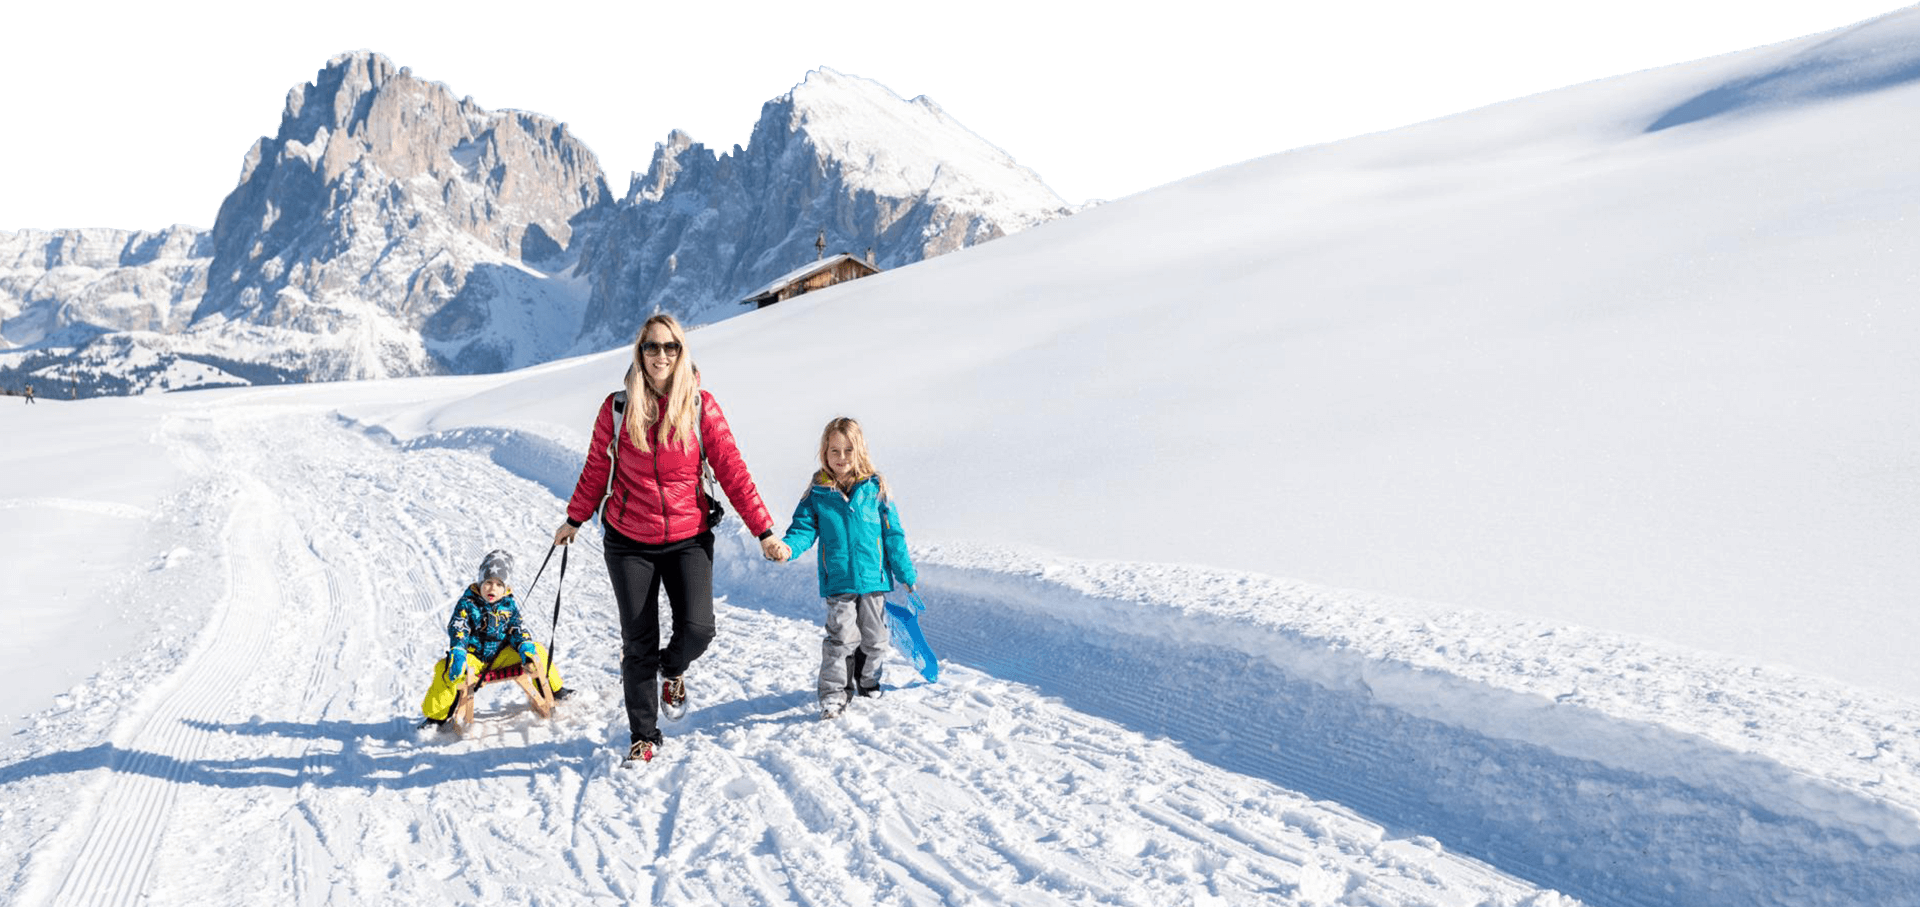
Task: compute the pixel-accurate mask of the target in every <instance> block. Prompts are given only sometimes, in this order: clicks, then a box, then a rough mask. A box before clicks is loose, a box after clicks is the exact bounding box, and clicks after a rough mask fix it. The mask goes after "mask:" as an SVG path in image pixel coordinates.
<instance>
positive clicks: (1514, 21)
mask: <svg viewBox="0 0 1920 907" xmlns="http://www.w3.org/2000/svg"><path fill="white" fill-rule="evenodd" d="M634 10H639V8H634ZM1283 10H1284V8H1283ZM1421 10H1427V12H1419V13H1405V12H1392V8H1356V10H1354V12H1352V13H1325V12H1321V13H1315V15H1317V19H1311V21H1306V19H1298V17H1294V15H1296V13H1284V15H1286V19H1284V21H1283V23H1281V25H1254V23H1248V21H1229V19H1213V21H1206V23H1196V21H1187V23H1179V21H1177V17H1164V19H1165V23H1162V25H1150V23H1137V27H1131V29H1133V31H1114V29H1112V27H1106V29H1108V31H1104V33H1102V31H1100V29H1098V27H1092V25H1089V27H1085V29H1083V27H1077V25H1075V27H1066V25H1052V27H1046V25H1033V23H1025V21H1023V19H1020V15H1014V13H1006V12H970V10H958V8H954V10H945V12H943V13H941V15H945V17H947V21H941V23H912V21H908V19H912V15H916V13H899V15H904V19H900V21H891V15H889V19H887V21H872V17H843V15H837V13H822V12H799V8H797V15H803V17H804V19H806V21H808V23H812V25H814V27H810V29H799V27H795V29H789V27H785V25H781V23H774V21H770V19H768V15H766V13H749V12H726V10H724V8H722V6H720V4H714V6H712V12H708V13H703V15H701V17H689V15H684V13H682V17H680V19H655V13H641V12H634V13H618V15H620V17H618V19H609V21H605V23H601V25H595V23H593V21H591V19H593V17H591V15H584V13H580V15H576V12H574V10H570V8H555V10H553V12H551V13H553V15H555V17H563V19H555V21H524V19H511V21H478V19H480V17H478V15H463V17H461V19H459V21H453V17H444V19H442V21H436V23H432V25H428V27H422V25H411V27H397V25H367V23H353V25H346V23H342V25H328V23H305V25H275V27H271V29H269V27H263V25H259V23H232V25H228V23H213V21H207V23H194V21H186V19H180V15H182V13H177V12H175V13H171V15H169V17H165V19H154V21H150V23H142V21H131V19H115V23H113V31H111V37H108V35H102V33H100V31H98V29H92V27H88V23H84V21H67V23H50V25H46V27H44V29H42V33H38V35H35V37H33V38H27V37H23V35H15V42H13V44H15V46H13V48H10V54H6V56H0V73H4V75H6V85H8V86H12V88H13V90H12V108H13V110H12V111H10V113H8V115H6V117H4V119H6V121H10V123H12V127H10V129H6V135H0V175H4V179H6V186H8V188H6V192H4V196H0V211H4V213H0V231H17V229H23V227H125V229H159V227H165V225H171V223H192V225H202V227H205V225H211V223H213V215H215V211H217V209H219V204H221V198H223V196H225V194H227V192H228V190H230V188H232V186H234V179H236V177H238V173H240V158H242V154H246V150H248V146H250V144H252V142H253V140H255V138H257V136H261V135H271V133H273V131H275V129H276V123H278V115H280V106H282V100H284V92H286V88H288V86H292V85H294V83H298V81H311V79H313V77H315V73H317V71H319V69H321V67H323V65H324V63H326V60H328V58H330V56H332V54H334V52H340V50H349V48H363V46H365V48H372V50H378V52H384V54H386V56H390V58H392V60H394V61H396V63H399V65H411V67H413V71H415V75H420V77H426V79H436V81H444V83H447V85H449V86H451V88H453V92H455V94H472V96H474V100H478V102H480V104H482V106H486V108H524V110H538V111H541V113H549V115H553V117H557V119H563V121H566V123H570V127H572V131H574V135H578V136H580V138H584V140H586V142H588V144H589V146H591V148H593V150H595V152H597V154H599V158H601V163H603V165H605V167H607V177H609V181H611V183H612V186H614V190H618V192H624V190H626V181H628V173H630V171H637V169H643V167H645V165H647V156H649V154H651V148H653V142H655V140H659V138H662V136H664V135H666V131H668V129H674V127H680V129H685V131H687V133H691V135H693V136H695V138H699V140H703V142H707V144H708V146H720V148H726V146H732V144H735V142H745V140H747V131H749V129H751V127H753V119H755V115H756V113H758V110H760V104H762V102H766V100H768V98H774V96H776V94H781V92H785V90H787V88H791V86H793V85H795V83H799V81H801V79H803V77H804V73H806V71H808V69H812V67H816V65H829V67H833V69H839V71H843V73H854V75H864V77H870V79H877V81H881V83H885V85H887V86H889V88H893V90H895V92H899V94H900V96H904V98H914V96H920V94H927V96H931V98H933V100H937V102H939V104H941V106H943V108H945V110H947V111H948V113H952V115H954V117H956V119H958V121H960V123H966V125H968V127H970V129H973V131H975V133H979V135H981V136H985V138H987V140H991V142H995V144H998V146H1000V148H1004V150H1006V152H1010V154H1012V156H1014V158H1018V159H1020V163H1025V165H1029V167H1033V169H1035V171H1039V173H1041V177H1043V179H1044V181H1046V183H1048V184H1050V186H1052V188H1054V190H1056V192H1060V196H1064V198H1066V200H1068V202H1083V200H1087V198H1119V196H1127V194H1133V192H1140V190H1146V188H1152V186H1158V184H1164V183H1171V181H1175V179H1181V177H1188V175H1192V173H1200V171H1208V169H1213V167H1221V165H1227V163H1236V161H1242V159H1248V158H1258V156H1263V154H1273V152H1281V150H1286V148H1296V146H1302V144H1315V142H1331V140H1338V138H1346V136H1354V135H1361V133H1373V131H1380V129H1394V127H1402V125H1407V123H1417V121H1423V119H1432V117H1440V115H1448V113H1457V111H1461V110H1473V108H1478V106H1484V104H1494V102H1501V100H1507V98H1517V96H1524V94H1534V92H1542V90H1551V88H1559V86H1567V85H1576V83H1584V81H1592V79H1601V77H1609V75H1619V73H1630V71H1636V69H1645V67H1657V65H1667V63H1678V61H1686V60H1697V58H1703V56H1715V54H1724V52H1732V50H1743V48H1749V46H1759V44H1770V42H1776V40H1786V38H1793V37H1799V35H1809V33H1816V31H1826V29H1834V27H1841V25H1849V23H1853V21H1859V19H1864V17H1870V15H1876V13H1880V12H1884V10H1887V8H1885V6H1824V8H1820V10H1812V12H1809V10H1799V12H1791V13H1786V12H1782V13H1759V12H1747V13H1743V17H1741V19H1724V17H1722V19H1711V21H1709V19H1705V17H1701V15H1697V13H1695V12H1693V10H1690V8H1686V6H1682V4H1663V6H1653V4H1624V6H1615V8H1607V10H1594V12H1592V13H1590V15H1586V17H1580V19H1574V17H1567V15H1565V13H1563V12H1561V8H1548V6H1542V8H1538V10H1540V13H1542V15H1546V17H1548V19H1542V21H1526V19H1524V17H1515V13H1513V12H1500V13H1498V15H1496V13H1463V12H1457V10H1450V12H1436V10H1432V8H1430V6H1428V8H1421ZM1697 10H1732V8H1726V6H1718V4H1701V6H1699V8H1697ZM1164 12H1173V10H1164ZM184 15H194V13H184ZM520 15H526V12H524V10H522V13H520ZM369 17H378V15H376V13H369ZM732 17H739V19H743V21H747V27H751V29H753V35H741V33H739V27H741V23H730V21H728V19H732ZM227 27H236V29H242V31H240V33H238V35H248V31H246V29H261V31H257V33H253V35H252V37H234V35H236V33H225V29H227ZM215 31H223V33H225V37H219V38H215V37H196V35H211V33H215ZM795 31H801V33H808V31H810V33H818V35H833V37H831V38H818V37H814V38H801V37H795Z"/></svg>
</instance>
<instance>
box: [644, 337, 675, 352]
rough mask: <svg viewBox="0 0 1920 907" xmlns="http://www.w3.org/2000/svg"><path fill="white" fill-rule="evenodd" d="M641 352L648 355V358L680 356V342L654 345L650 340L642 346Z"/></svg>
mask: <svg viewBox="0 0 1920 907" xmlns="http://www.w3.org/2000/svg"><path fill="white" fill-rule="evenodd" d="M640 352H641V353H642V354H643V355H647V356H659V355H663V354H664V355H668V356H678V355H680V341H678V340H669V341H667V342H666V343H654V342H653V341H651V340H649V341H647V342H645V343H642V344H640Z"/></svg>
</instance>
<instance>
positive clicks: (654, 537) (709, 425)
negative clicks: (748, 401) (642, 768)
mask: <svg viewBox="0 0 1920 907" xmlns="http://www.w3.org/2000/svg"><path fill="white" fill-rule="evenodd" d="M622 396H624V402H623V403H620V404H618V405H616V398H619V397H622ZM616 409H619V410H621V414H620V416H621V417H620V422H621V424H620V426H619V427H620V431H619V433H618V436H619V443H618V446H617V447H616V446H615V445H614V444H613V439H614V437H615V432H614V418H615V416H614V413H615V410H616ZM703 448H704V452H705V456H706V460H707V462H708V463H709V464H711V465H712V467H713V474H714V477H715V478H717V479H718V480H719V482H720V487H721V488H723V489H725V490H726V493H727V499H728V500H730V501H732V502H733V508H734V510H735V511H736V512H738V513H739V514H740V519H741V520H743V521H745V522H746V524H747V528H748V529H749V530H752V532H753V534H754V535H756V536H758V537H759V539H760V548H761V551H762V553H764V554H765V555H766V556H767V557H768V558H770V559H772V558H775V557H776V556H777V555H779V554H780V553H781V552H782V551H783V550H784V549H785V546H784V545H782V544H781V543H780V541H779V540H778V539H775V538H774V537H773V517H771V516H770V515H768V513H767V508H766V505H765V504H762V503H761V502H760V493H759V492H758V491H756V490H755V489H754V487H753V477H752V476H751V475H749V474H748V473H747V464H746V461H744V460H742V459H741V457H740V449H739V448H738V447H736V446H735V445H734V442H733V430H732V429H731V428H728V427H727V418H726V416H725V415H723V414H721V412H720V405H719V404H718V403H716V402H714V399H713V395H712V394H709V393H707V392H706V391H703V390H701V389H700V372H699V370H698V369H696V368H694V365H693V355H692V353H691V351H690V350H688V349H687V335H686V333H685V332H684V331H682V330H681V329H680V323H679V322H678V321H675V320H674V318H673V316H672V315H655V316H653V317H652V318H649V319H647V323H646V324H645V325H643V326H641V328H640V333H639V335H638V336H637V337H635V338H634V342H633V366H632V367H631V368H629V369H628V370H627V389H626V391H625V393H624V395H621V394H610V395H608V397H607V400H606V402H604V403H602V404H600V414H599V416H598V417H597V418H595V419H594V423H593V443H592V445H590V446H589V447H588V448H587V463H586V466H584V467H583V468H582V469H581V470H580V481H579V483H578V484H576V485H575V486H574V489H573V499H572V500H571V501H569V502H568V503H567V522H566V523H565V524H564V525H562V526H561V527H560V528H559V529H558V530H556V531H555V532H554V534H553V543H554V544H556V545H566V544H569V543H571V542H572V541H573V536H574V533H575V531H577V530H578V529H579V528H580V525H581V524H582V523H585V522H586V521H587V520H589V519H592V518H593V514H594V511H595V510H596V509H599V508H602V507H604V508H605V509H604V510H602V511H601V514H600V522H601V526H602V527H603V528H604V529H605V531H606V544H605V549H606V557H607V573H608V574H609V575H610V576H611V578H612V580H613V597H614V600H615V601H616V602H617V603H618V604H619V607H620V639H621V656H620V678H621V681H622V684H623V686H624V687H625V692H626V700H627V724H628V727H629V728H630V730H631V732H632V743H631V748H630V749H629V750H628V751H627V758H628V759H640V760H643V761H649V762H650V761H652V760H653V755H654V752H655V751H656V750H657V749H658V748H659V746H660V742H661V738H660V729H659V726H658V723H657V714H658V712H657V709H656V707H655V702H654V698H653V689H654V687H653V684H654V680H655V679H656V676H657V677H658V679H660V681H661V684H660V704H662V705H664V706H665V707H666V712H667V717H668V718H670V719H671V718H679V717H680V716H682V715H684V714H686V707H687V691H686V681H685V678H684V675H685V674H686V671H687V666H688V665H690V664H692V663H693V660H694V659H696V658H699V657H700V653H702V652H704V651H706V649H707V644H708V643H710V642H712V641H713V527H712V526H710V525H708V518H707V512H708V508H707V503H708V502H707V497H706V494H705V493H704V492H703V491H702V490H701V487H700V460H701V455H702V449H703ZM663 588H664V589H665V590H666V593H667V602H668V604H669V605H670V606H671V607H672V609H673V639H672V641H671V642H669V643H668V644H667V647H666V648H664V649H662V648H661V647H660V590H661V589H663Z"/></svg>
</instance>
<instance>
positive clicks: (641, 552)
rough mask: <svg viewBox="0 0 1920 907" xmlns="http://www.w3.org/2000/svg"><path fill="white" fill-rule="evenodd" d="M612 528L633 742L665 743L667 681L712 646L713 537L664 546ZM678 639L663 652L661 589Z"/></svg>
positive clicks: (611, 561)
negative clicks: (663, 692)
mask: <svg viewBox="0 0 1920 907" xmlns="http://www.w3.org/2000/svg"><path fill="white" fill-rule="evenodd" d="M605 529H606V546H605V547H606V554H607V575H608V576H609V577H610V578H611V579H612V580H613V599H614V601H615V602H616V603H617V604H618V605H619V607H620V682H621V686H622V687H623V688H624V690H625V692H626V698H627V727H628V729H629V730H630V731H631V733H632V735H633V736H632V740H633V741H640V740H651V741H653V742H654V743H659V742H660V724H659V714H660V686H659V679H660V678H661V677H678V676H680V675H681V674H684V673H686V671H687V666H688V665H691V664H693V660H694V659H696V658H699V657H700V653H702V652H705V651H706V650H707V644H708V643H710V642H713V533H711V532H702V533H700V534H699V535H696V536H694V537H693V538H690V539H683V540H681V541H678V542H669V543H668V544H665V545H648V544H643V543H641V542H636V541H634V540H632V539H630V538H627V537H626V536H624V535H621V534H620V533H619V532H617V531H615V530H614V528H613V527H612V526H607V527H605ZM662 588H665V589H666V591H667V603H668V605H669V606H670V607H671V608H672V610H673V623H672V627H673V639H672V640H670V641H669V642H668V643H667V647H666V648H664V649H663V648H661V647H660V590H661V589H662Z"/></svg>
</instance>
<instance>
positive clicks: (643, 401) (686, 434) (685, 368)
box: [626, 312, 700, 453]
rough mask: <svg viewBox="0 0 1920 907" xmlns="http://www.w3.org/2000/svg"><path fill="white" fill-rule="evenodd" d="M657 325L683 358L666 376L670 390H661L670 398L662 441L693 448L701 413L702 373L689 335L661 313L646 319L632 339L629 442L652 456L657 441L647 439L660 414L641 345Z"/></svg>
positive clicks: (628, 372) (671, 317) (674, 364)
mask: <svg viewBox="0 0 1920 907" xmlns="http://www.w3.org/2000/svg"><path fill="white" fill-rule="evenodd" d="M656 324H657V325H660V326H661V327H664V328H666V329H667V333H668V334H669V335H671V336H672V338H673V342H675V343H678V344H680V355H678V356H675V357H674V359H673V372H672V374H669V375H668V376H667V386H666V387H664V388H661V391H662V393H661V394H660V395H661V396H664V397H666V398H667V417H666V418H665V419H661V420H660V421H661V425H660V432H659V434H660V440H661V441H662V442H663V443H665V444H667V445H669V446H672V447H687V446H689V445H691V444H692V443H693V432H694V429H695V428H696V427H697V426H696V424H695V422H694V420H695V419H697V418H699V413H700V369H698V368H696V367H695V366H694V364H693V350H692V349H690V348H688V346H687V332H686V331H683V330H681V329H680V322H679V321H677V320H675V319H674V317H673V316H672V315H668V314H666V313H665V312H662V313H660V314H658V315H655V316H653V317H652V318H649V319H647V323H646V324H643V325H641V326H640V332H639V333H637V334H635V335H633V363H632V364H630V365H628V366H627V420H626V429H627V440H629V441H631V442H632V443H633V446H635V447H638V448H640V449H641V450H643V451H646V452H649V453H651V452H652V451H653V440H654V439H653V438H651V437H649V436H648V435H647V426H649V425H652V424H653V422H654V420H655V419H659V418H660V413H659V405H658V404H656V403H655V402H654V399H653V398H654V394H655V391H654V389H653V388H652V387H651V386H649V385H648V383H647V371H646V361H645V356H644V355H643V354H642V353H641V352H640V345H641V344H642V343H644V342H646V338H647V329H649V328H651V327H653V326H654V325H656Z"/></svg>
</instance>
